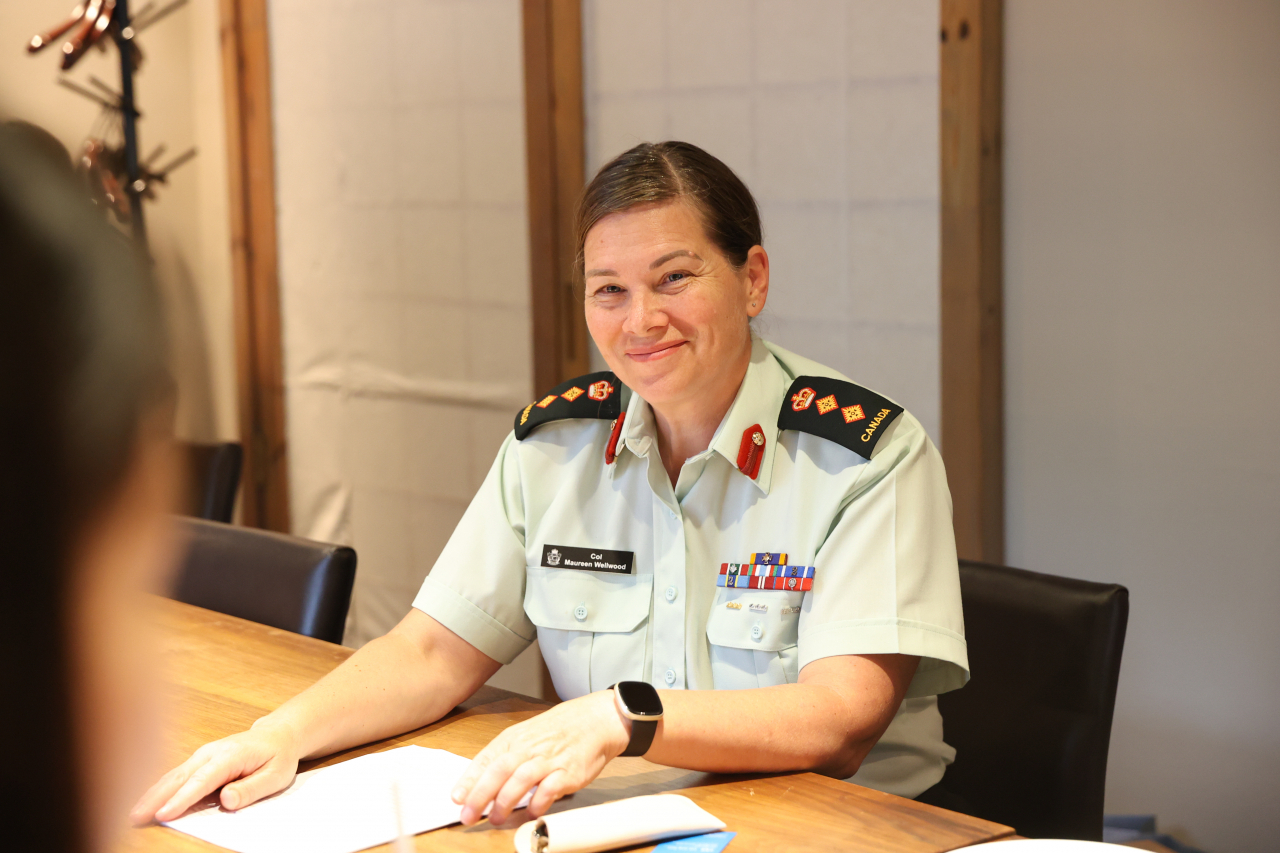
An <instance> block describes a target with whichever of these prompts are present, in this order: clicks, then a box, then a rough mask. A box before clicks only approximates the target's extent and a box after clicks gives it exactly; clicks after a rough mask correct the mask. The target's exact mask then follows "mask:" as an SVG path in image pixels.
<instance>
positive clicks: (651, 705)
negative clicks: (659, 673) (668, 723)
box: [612, 681, 662, 756]
mask: <svg viewBox="0 0 1280 853" xmlns="http://www.w3.org/2000/svg"><path fill="white" fill-rule="evenodd" d="M612 689H613V704H614V705H616V706H617V708H618V713H619V714H621V715H622V716H624V717H626V718H627V719H628V720H630V721H631V743H629V744H627V748H626V750H625V751H624V752H623V753H622V754H623V756H632V755H644V754H645V753H646V752H648V751H649V747H650V746H651V745H652V744H653V735H654V733H655V732H657V730H658V720H661V719H662V700H661V699H659V698H658V691H657V690H654V689H653V685H652V684H649V683H648V682H647V681H619V682H618V683H617V684H615V685H613V688H612Z"/></svg>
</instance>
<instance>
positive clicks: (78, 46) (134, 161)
mask: <svg viewBox="0 0 1280 853" xmlns="http://www.w3.org/2000/svg"><path fill="white" fill-rule="evenodd" d="M186 3H187V0H174V2H171V3H169V4H167V5H165V6H163V7H160V8H158V9H157V8H156V4H155V3H154V2H151V3H147V4H146V5H145V6H143V7H142V8H141V9H139V10H138V12H137V14H136V15H134V16H132V17H131V16H130V14H129V0H84V2H82V3H80V4H79V5H77V6H76V7H75V8H74V9H72V10H71V14H70V15H69V16H68V17H67V19H66V20H65V21H63V22H62V23H61V24H58V25H57V26H56V27H53V28H51V29H50V30H48V31H47V32H44V33H41V34H39V35H35V36H32V38H31V40H30V41H29V42H27V51H28V52H30V53H38V52H40V51H42V50H44V49H45V48H47V47H49V46H50V45H53V44H57V43H59V42H61V48H60V49H59V52H60V53H61V56H62V60H61V66H62V70H63V71H64V72H66V71H70V70H71V69H72V68H74V67H75V65H76V63H77V62H79V61H80V60H81V58H83V57H84V55H85V54H86V53H87V52H88V51H89V50H91V49H93V48H97V49H98V50H102V51H105V50H106V49H107V43H108V42H113V43H114V44H115V46H116V49H117V50H118V51H119V52H120V88H119V90H116V89H113V88H112V87H111V86H109V85H107V84H106V83H105V82H103V81H102V80H100V79H98V78H97V77H94V76H92V75H90V76H89V84H90V85H89V86H84V85H81V84H80V83H77V82H75V81H74V80H71V79H69V78H67V77H62V78H60V79H59V80H58V83H59V84H60V85H62V86H63V87H65V88H67V89H70V90H71V91H73V92H75V93H76V94H78V95H81V96H83V97H86V98H88V99H89V100H92V101H94V102H95V103H97V104H98V105H99V106H101V107H102V110H103V111H102V114H101V115H100V116H99V118H98V121H97V123H96V124H95V125H94V128H93V129H92V130H91V131H90V134H89V138H88V139H87V140H86V141H85V144H84V148H83V150H82V152H81V155H80V164H79V165H80V170H81V171H82V172H83V174H84V175H85V177H86V178H87V180H88V183H89V190H90V194H91V196H92V197H93V198H94V200H95V201H96V202H97V203H98V204H100V205H101V206H103V207H104V208H105V209H107V210H109V211H111V212H112V214H113V215H114V216H115V218H116V219H117V220H118V221H119V222H120V223H121V224H123V225H127V226H129V227H130V228H131V229H132V231H133V234H134V236H135V237H136V238H137V240H138V242H139V243H140V244H142V245H145V244H146V239H147V232H146V220H145V216H144V215H143V208H142V200H143V199H144V198H147V199H151V198H154V197H155V189H154V187H155V185H156V184H162V183H165V181H166V179H167V177H168V175H169V173H170V172H171V171H173V170H174V169H176V168H177V167H178V166H181V165H182V164H183V163H186V162H187V161H188V160H190V159H191V158H192V157H194V156H195V153H196V152H195V149H194V148H193V149H191V150H190V151H188V152H186V153H185V154H183V155H181V156H180V157H178V158H176V159H174V160H173V161H171V162H170V163H168V164H167V165H166V166H164V167H163V168H153V167H154V164H155V161H156V160H157V159H158V158H159V156H160V154H162V153H163V151H164V146H160V147H159V148H157V149H156V151H154V152H153V153H152V155H151V156H150V157H148V158H147V159H146V160H145V161H143V160H141V159H140V158H139V156H138V119H140V118H141V117H142V113H141V112H139V110H138V107H137V103H136V102H135V100H134V95H133V76H134V74H135V72H137V70H138V69H139V67H141V65H142V51H141V49H140V48H139V47H138V45H137V43H136V42H135V37H136V36H137V35H138V33H140V32H142V31H143V30H144V29H146V28H147V27H150V26H151V25H153V24H155V23H156V22H158V21H160V20H161V19H162V18H165V17H167V16H168V15H170V14H171V13H172V12H174V11H175V10H177V9H178V8H180V7H182V6H184V5H186ZM117 139H118V141H116V140H117Z"/></svg>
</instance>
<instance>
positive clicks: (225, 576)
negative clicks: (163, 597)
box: [172, 518, 356, 643]
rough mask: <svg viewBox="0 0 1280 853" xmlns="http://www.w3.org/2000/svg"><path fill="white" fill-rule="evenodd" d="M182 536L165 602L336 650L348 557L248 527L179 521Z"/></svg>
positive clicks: (352, 556)
mask: <svg viewBox="0 0 1280 853" xmlns="http://www.w3.org/2000/svg"><path fill="white" fill-rule="evenodd" d="M180 521H181V523H182V524H183V526H184V527H185V529H186V532H187V533H188V535H189V542H188V551H187V558H186V562H185V564H184V565H183V567H182V569H181V571H180V572H179V576H178V581H177V584H176V585H175V588H174V592H173V596H172V597H173V598H175V599H177V600H178V601H185V602H186V603H187V604H194V605H197V606H198V607H205V608H208V609H209V610H217V611H218V612H219V613H227V614H229V615H231V616H239V617H241V618H243V619H249V620H252V621H254V622H261V623H262V624H264V625H271V626H272V627H274V628H283V629H285V630H286V631H295V632H297V633H299V634H305V635H306V636H308V637H316V638H318V639H321V640H328V641H329V642H331V643H340V642H342V630H343V627H344V626H345V624H346V621H347V608H348V607H349V606H350V604H351V587H352V585H353V584H354V583H355V579H356V552H355V551H354V550H352V549H351V548H347V547H344V546H342V545H326V544H324V543H322V542H312V541H311V540H309V539H299V538H298V537H296V536H286V535H285V534H283V533H271V532H269V531H266V530H256V529H253V528H249V527H233V526H231V525H229V524H219V523H218V522H216V521H202V520H198V519H194V518H184V519H180Z"/></svg>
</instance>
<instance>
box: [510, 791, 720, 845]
mask: <svg viewBox="0 0 1280 853" xmlns="http://www.w3.org/2000/svg"><path fill="white" fill-rule="evenodd" d="M539 827H541V828H542V829H543V831H544V835H545V837H546V850H547V853H598V851H601V850H613V849H615V848H617V847H630V846H632V845H635V844H649V843H652V842H654V841H661V840H663V839H666V838H678V837H680V836H682V835H694V834H697V833H703V832H714V831H716V830H720V829H724V821H722V820H720V818H718V817H716V816H715V815H713V814H711V813H710V812H708V811H706V810H705V809H703V808H702V807H701V806H699V805H698V804H697V803H695V802H694V801H693V800H691V799H689V798H688V797H686V796H683V795H681V794H649V795H647V796H643V797H631V798H629V799H625V800H616V801H614V802H612V803H601V804H600V805H597V806H584V807H583V808H580V809H573V810H571V811H566V812H559V813H558V814H551V815H547V816H546V817H541V818H538V819H537V820H531V821H529V822H528V823H526V824H524V825H522V826H521V827H520V828H519V829H517V830H516V835H515V849H516V853H534V851H535V850H536V849H537V845H536V844H535V843H534V837H533V835H534V832H535V830H536V829H537V828H539Z"/></svg>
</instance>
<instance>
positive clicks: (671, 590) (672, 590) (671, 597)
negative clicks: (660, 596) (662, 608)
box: [667, 586, 680, 601]
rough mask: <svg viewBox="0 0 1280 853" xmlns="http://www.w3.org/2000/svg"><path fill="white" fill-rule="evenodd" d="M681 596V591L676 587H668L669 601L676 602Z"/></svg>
mask: <svg viewBox="0 0 1280 853" xmlns="http://www.w3.org/2000/svg"><path fill="white" fill-rule="evenodd" d="M679 594H680V591H679V590H678V589H676V588H675V587H674V586H669V587H667V601H675V600H676V596H677V595H679Z"/></svg>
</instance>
